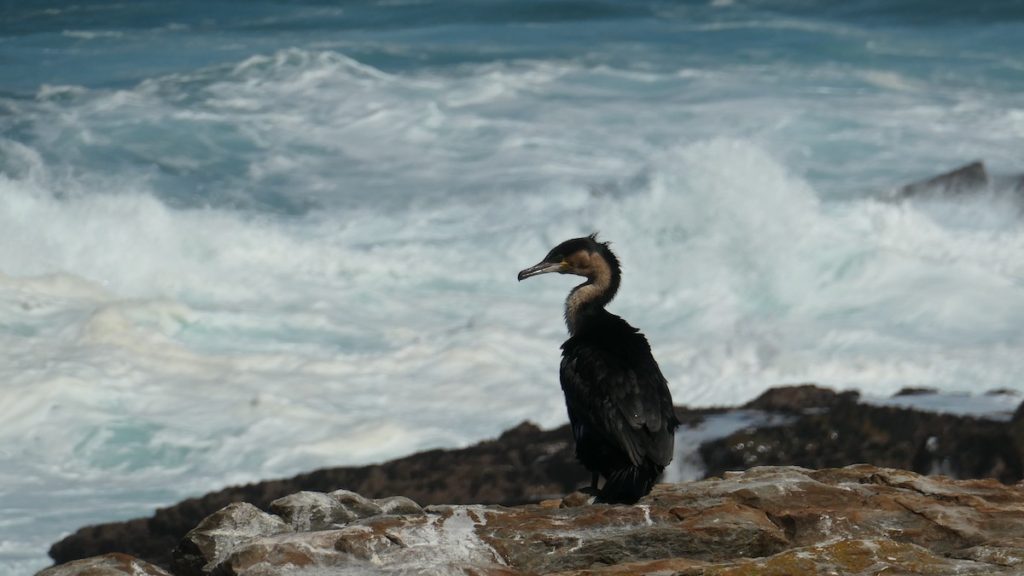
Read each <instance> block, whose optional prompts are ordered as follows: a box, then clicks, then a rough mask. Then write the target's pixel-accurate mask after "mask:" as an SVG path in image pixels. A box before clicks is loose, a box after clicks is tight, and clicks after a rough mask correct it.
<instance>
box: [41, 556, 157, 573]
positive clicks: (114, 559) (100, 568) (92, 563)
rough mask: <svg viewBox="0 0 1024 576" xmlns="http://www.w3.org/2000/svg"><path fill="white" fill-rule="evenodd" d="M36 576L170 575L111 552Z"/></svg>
mask: <svg viewBox="0 0 1024 576" xmlns="http://www.w3.org/2000/svg"><path fill="white" fill-rule="evenodd" d="M36 576H171V573H170V572H167V571H166V570H164V569H163V568H160V567H158V566H154V565H152V564H150V563H149V562H146V561H145V560H139V559H138V558H132V557H131V556H128V555H127V554H121V553H119V552H112V553H110V554H104V555H102V556H93V557H91V558H84V559H82V560H75V561H74V562H68V563H67V564H60V565H59V566H53V567H50V568H47V569H45V570H43V571H41V572H39V573H37V574H36Z"/></svg>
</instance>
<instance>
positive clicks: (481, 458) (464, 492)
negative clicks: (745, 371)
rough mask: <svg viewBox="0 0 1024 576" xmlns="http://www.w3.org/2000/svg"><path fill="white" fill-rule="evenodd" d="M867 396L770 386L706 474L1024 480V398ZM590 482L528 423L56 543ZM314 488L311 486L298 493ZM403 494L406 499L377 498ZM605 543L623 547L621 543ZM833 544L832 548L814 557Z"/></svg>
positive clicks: (529, 494) (155, 540) (564, 445)
mask: <svg viewBox="0 0 1024 576" xmlns="http://www.w3.org/2000/svg"><path fill="white" fill-rule="evenodd" d="M858 400H859V398H858V395H857V393H856V392H835V391H833V390H829V389H825V388H821V387H817V386H813V385H802V386H789V387H781V388H775V389H772V390H769V391H767V392H765V393H764V394H762V395H761V396H760V397H759V398H757V399H755V400H753V401H751V402H750V403H748V404H747V405H746V406H744V407H743V410H744V411H745V412H746V413H749V412H750V411H763V412H764V413H765V414H768V415H772V414H783V415H785V418H775V419H771V418H767V419H765V421H766V422H772V424H770V425H766V426H764V427H761V428H745V429H743V430H740V431H739V432H736V433H734V434H730V435H729V436H726V437H724V438H717V439H712V440H709V441H706V442H704V443H703V444H702V445H701V446H700V448H699V455H700V457H701V458H702V459H703V464H704V467H705V473H706V475H707V476H714V475H720V474H723V473H725V472H727V471H730V470H739V469H746V468H749V467H751V466H763V465H770V466H777V465H798V466H804V467H807V468H827V467H839V466H845V465H847V464H850V463H854V462H867V463H870V464H874V465H878V466H886V467H893V468H903V469H909V470H914V471H917V472H919V473H939V474H945V475H949V476H953V477H958V478H995V479H998V480H1000V481H1002V482H1006V483H1014V482H1018V481H1020V480H1021V478H1022V477H1024V471H1022V468H1024V466H1022V455H1024V407H1022V408H1020V409H1018V412H1017V415H1016V416H1015V417H1014V419H1013V420H1012V421H1010V422H1005V421H997V420H987V419H980V418H971V417H964V416H955V415H949V414H935V413H930V412H923V411H917V410H913V409H909V408H899V407H891V406H875V405H871V404H865V403H861V402H859V401H858ZM728 411H729V410H728V409H707V410H689V409H684V408H677V415H678V417H679V419H680V420H681V421H682V422H683V425H682V427H681V433H682V434H683V435H684V436H681V438H683V437H685V433H686V430H687V429H688V428H692V427H693V426H696V425H697V424H699V423H700V422H701V421H702V420H703V419H704V418H706V417H708V416H710V415H712V414H714V415H720V414H724V413H727V412H728ZM589 481H590V478H589V475H588V474H587V473H586V471H585V470H584V469H583V468H582V467H581V466H580V465H579V464H577V463H576V462H575V458H574V455H573V446H572V435H571V433H570V431H569V429H568V427H567V426H563V427H561V428H558V429H555V430H540V429H539V428H537V427H536V426H534V425H532V424H529V423H524V424H521V425H519V426H517V427H515V428H513V429H511V430H509V431H507V432H505V433H503V434H502V435H501V436H500V437H499V438H497V439H495V440H488V441H485V442H481V443H479V444H477V445H474V446H470V447H468V448H464V449H459V450H431V451H428V452H423V453H419V454H414V455H412V456H408V457H405V458H400V459H398V460H393V461H391V462H387V463H384V464H378V465H373V466H362V467H352V468H331V469H324V470H318V471H316V472H311V473H308V474H302V475H299V476H296V477H294V478H289V479H285V480H272V481H266V482H260V483H258V484H250V485H246V486H236V487H231V488H226V489H224V490H220V491H217V492H213V493H210V494H207V495H205V496H203V497H201V498H192V499H189V500H185V501H183V502H181V503H179V504H177V505H175V506H171V507H168V508H163V509H160V510H158V511H157V512H156V514H155V515H154V516H153V517H151V518H145V519H137V520H131V521H129V522H117V523H111V524H104V525H101V526H92V527H86V528H82V529H80V530H79V531H77V532H76V533H74V534H72V535H70V536H68V537H67V538H65V539H64V540H62V541H60V542H58V543H57V544H55V545H54V546H53V548H51V551H50V554H51V556H52V557H53V558H54V559H55V560H57V561H58V562H67V561H70V560H75V559H78V558H85V557H88V556H92V555H97V554H103V553H107V552H126V553H129V554H132V555H133V556H137V557H139V558H144V559H145V560H147V561H149V562H152V563H153V564H157V565H159V566H163V567H169V566H170V565H171V551H172V550H174V549H175V547H176V546H177V545H178V542H179V540H181V539H182V537H184V536H185V534H186V533H187V532H189V531H190V530H191V529H192V528H194V527H195V526H196V525H197V524H199V523H200V521H202V520H203V519H204V518H205V517H207V516H208V515H210V514H212V513H213V512H215V511H217V510H219V509H221V508H223V507H225V506H227V505H229V504H231V503H233V502H241V501H245V502H249V503H251V504H252V505H254V506H255V507H257V508H259V509H261V510H264V511H267V510H270V511H274V512H276V513H277V514H279V515H280V516H281V517H284V518H286V519H287V520H288V522H289V523H290V525H292V526H293V527H298V529H299V530H322V531H327V532H331V531H333V530H336V529H337V526H339V525H343V526H347V527H351V526H353V525H360V522H364V521H366V522H369V521H370V520H371V519H373V522H380V523H385V524H386V523H388V522H391V520H385V518H386V517H388V516H394V515H416V514H419V515H424V511H423V510H422V509H420V508H419V506H418V505H417V504H416V502H419V503H420V504H423V505H436V504H502V505H506V506H512V505H518V504H529V503H535V502H540V501H542V500H545V499H559V500H552V502H555V503H556V507H557V506H561V505H565V506H567V507H577V508H588V507H589V506H588V505H587V504H588V501H589V496H588V495H586V494H582V493H580V494H578V495H577V496H572V497H567V498H566V499H565V500H561V497H562V496H563V495H566V494H572V493H573V492H574V491H575V490H576V489H577V488H579V487H581V486H586V485H588V484H589ZM302 491H307V492H309V493H311V495H295V494H296V493H299V492H302ZM395 494H402V495H403V496H404V497H405V498H396V499H390V498H385V499H378V500H372V498H382V497H385V496H392V495H395ZM293 495H294V496H293ZM275 501H276V502H275ZM430 514H437V511H436V510H434V511H430V512H429V513H428V514H427V515H430ZM424 522H427V520H424ZM274 538H276V539H277V540H281V541H284V540H288V538H291V536H287V535H282V534H278V535H275V536H274ZM367 542H370V541H369V540H368V541H367ZM374 542H376V541H375V540H374ZM364 543H366V542H364ZM350 545H352V546H356V544H354V543H350ZM366 545H367V546H369V545H370V544H368V543H366ZM296 546H297V545H296ZM609 546H610V545H609ZM354 549H355V548H354ZM254 550H255V549H254ZM599 552H600V554H607V555H612V556H614V550H606V551H603V552H601V551H599ZM832 552H834V550H831V549H824V548H822V549H820V550H817V551H816V552H814V554H818V553H821V554H830V553H832ZM904 552H907V551H906V550H904ZM807 553H808V554H811V553H812V552H810V551H808V552H807ZM907 553H908V554H909V553H910V552H907ZM252 554H256V552H255V551H253V552H252ZM594 554H595V557H597V556H599V555H600V554H599V553H598V552H595V553H594ZM978 554H981V552H978ZM979 557H980V556H979ZM658 565H659V566H661V565H660V564H658ZM674 565H675V564H673V566H674ZM652 566H653V565H652ZM651 569H654V568H651ZM659 569H661V568H659ZM666 569H668V568H666Z"/></svg>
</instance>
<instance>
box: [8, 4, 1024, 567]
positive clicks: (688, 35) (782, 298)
mask: <svg viewBox="0 0 1024 576" xmlns="http://www.w3.org/2000/svg"><path fill="white" fill-rule="evenodd" d="M0 6H2V11H0V576H8V575H11V576H13V575H23V574H30V573H32V572H33V571H35V570H37V569H39V568H42V567H44V566H46V565H48V563H49V560H48V559H47V557H46V550H47V548H48V547H49V545H50V544H51V543H53V542H54V541H56V540H58V539H60V538H61V537H63V536H64V535H66V534H68V533H70V532H71V531H73V530H75V529H76V528H78V527H80V526H83V525H86V524H93V523H100V522H108V521H114V520H121V519H127V518H133V517H138V516H144V515H148V514H150V513H151V512H152V510H153V509H154V508H156V507H159V506H165V505H169V504H172V503H174V502H176V501H178V500H180V499H182V498H185V497H189V496H193V495H198V494H202V493H204V492H206V491H209V490H213V489H217V488H220V487H223V486H226V485H229V484H236V483H241V482H249V481H256V480H260V479H267V478H274V477H282V476H287V475H292V474H296V473H299V472H303V471H308V470H311V469H315V468H319V467H325V466H338V465H356V464H365V463H371V462H380V461H384V460H388V459H391V458H394V457H398V456H402V455H406V454H409V453H412V452H414V451H418V450H422V449H427V448H435V447H458V446H465V445H468V444H471V443H473V442H475V441H478V440H481V439H484V438H488V437H493V436H495V435H497V434H498V433H500V432H501V431H502V430H504V429H507V428H509V427H511V426H513V425H515V424H517V423H518V422H520V421H522V420H527V419H528V420H531V421H534V422H536V423H538V424H540V425H542V426H545V427H548V426H556V425H559V424H561V423H563V422H565V420H566V415H565V407H564V404H563V401H562V395H561V391H560V389H559V385H558V376H557V372H558V362H559V353H560V352H559V344H560V343H561V342H562V341H563V340H564V338H565V326H564V324H563V321H562V304H563V301H564V298H565V294H566V293H567V292H568V290H569V289H570V288H571V287H572V286H573V285H574V284H575V278H573V277H558V276H545V277H542V278H539V279H535V280H530V281H528V282H524V283H521V284H520V283H517V282H516V273H517V271H518V270H520V269H522V268H525V267H526V266H529V265H531V264H534V263H535V262H537V261H538V260H540V258H541V257H543V256H544V254H545V253H546V252H547V250H548V249H549V248H551V247H552V246H554V245H555V244H557V243H558V242H560V241H562V240H565V239H567V238H571V237H574V236H580V235H584V234H589V233H591V232H595V231H597V232H600V235H601V238H602V239H604V240H608V241H611V242H612V247H613V249H614V250H615V251H616V252H617V254H618V255H619V257H620V259H621V260H622V262H623V267H624V279H623V284H622V289H621V291H620V293H619V295H618V296H617V297H616V299H615V301H614V302H613V303H612V304H611V305H610V307H609V308H610V310H612V311H613V312H615V313H617V314H620V315H622V316H623V317H625V318H626V319H627V320H629V321H630V322H631V323H632V324H634V325H636V326H638V327H640V328H641V329H643V331H644V332H645V333H646V334H647V336H648V338H649V340H650V341H651V344H652V348H653V350H654V353H655V356H656V358H657V359H658V360H659V362H660V364H661V367H662V370H663V372H664V373H665V375H666V376H667V378H668V379H669V381H670V384H671V389H672V393H673V395H674V397H675V400H676V402H677V403H679V404H687V405H694V406H708V405H723V404H737V403H742V402H744V401H746V400H749V399H751V398H753V397H755V396H757V395H758V394H759V393H761V392H762V391H763V390H765V389H766V388H768V387H771V386H773V385H779V384H786V383H802V382H816V383H819V384H822V385H826V386H830V387H833V388H836V389H858V390H861V391H862V392H864V393H865V394H868V395H874V396H876V397H884V396H887V395H890V394H892V393H893V392H895V391H896V390H898V389H900V388H903V387H906V386H927V387H933V388H936V389H938V390H941V391H945V392H951V393H957V394H967V395H975V396H977V395H980V394H982V393H983V392H985V391H987V390H992V389H998V388H1003V389H1009V390H1016V391H1024V216H1022V213H1024V200H1022V198H1024V196H1022V195H1021V194H1020V193H1017V192H1015V191H1014V190H1013V187H1014V184H1013V178H1015V177H1017V176H1019V175H1020V174H1022V173H1024V156H1022V152H1021V151H1022V149H1024V147H1022V144H1024V99H1022V96H1021V95H1022V94H1024V57H1022V56H1021V55H1022V54H1024V2H1021V1H1019V0H1014V1H1003V2H995V1H993V2H984V1H981V2H972V3H963V2H958V1H954V0H940V1H928V2H926V1H908V0H897V1H892V0H853V1H851V2H842V3H840V2H825V1H821V0H817V1H815V0H788V1H787V0H711V1H710V2H708V1H704V2H669V1H654V2H633V1H626V0H597V1H586V2H584V1H579V0H547V1H539V0H487V1H484V0H479V1H475V2H469V1H465V0H444V1H426V0H424V1H419V0H408V1H407V0H379V1H368V0H366V1H355V0H353V1H334V2H332V1H326V0H317V1H314V0H292V1H285V0H280V1H273V2H272V1H244V2H243V1H240V0H239V1H227V0H204V1H203V2H199V1H196V0H180V1H177V2H166V1H160V2H157V1H154V0H138V1H133V2H123V3H119V2H111V1H109V0H106V1H90V0H81V1H77V2H58V1H52V0H51V1H46V0H39V1H31V2H23V1H4V2H2V4H0ZM973 160H984V161H985V163H986V165H987V167H988V170H989V171H990V172H991V173H992V174H994V175H995V176H996V178H994V179H993V182H994V184H992V185H991V186H989V188H988V189H987V190H985V191H983V192H982V193H979V194H973V195H961V196H947V197H934V198H927V197H922V198H917V199H911V200H908V201H902V202H897V201H892V199H891V198H892V194H893V192H894V191H895V190H897V189H898V188H899V187H900V186H901V185H903V184H906V183H908V182H911V181H915V180H918V179H921V178H927V177H929V176H933V175H935V174H938V173H941V172H944V171H946V170H949V169H952V168H955V167H957V166H959V165H962V164H964V163H967V162H970V161H973ZM999 397H1000V398H1011V396H1009V395H1002V396H999ZM1007 401H1008V402H1009V400H1007ZM1008 408H1009V409H1012V405H1011V406H1009V407H1008Z"/></svg>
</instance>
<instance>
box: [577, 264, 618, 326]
mask: <svg viewBox="0 0 1024 576" xmlns="http://www.w3.org/2000/svg"><path fill="white" fill-rule="evenodd" d="M594 260H595V262H594V272H593V273H592V274H591V275H590V276H588V277H587V281H586V282H584V283H583V284H580V285H579V286H577V287H575V288H573V289H572V292H569V297H568V298H566V300H565V325H566V327H568V328H569V334H570V335H575V334H576V331H577V329H578V328H579V327H580V325H581V323H582V320H583V319H584V318H585V317H586V316H587V315H589V314H593V313H594V312H597V311H598V310H603V309H604V307H605V306H606V305H607V304H608V303H609V302H611V301H612V298H614V297H615V292H616V291H618V289H619V281H620V274H619V271H618V270H617V269H614V268H612V267H611V266H609V265H608V263H607V262H605V261H604V260H603V259H600V258H595V259H594Z"/></svg>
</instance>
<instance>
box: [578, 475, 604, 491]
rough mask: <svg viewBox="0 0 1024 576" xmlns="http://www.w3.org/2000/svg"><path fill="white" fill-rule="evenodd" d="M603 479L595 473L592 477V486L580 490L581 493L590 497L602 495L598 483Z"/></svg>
mask: <svg viewBox="0 0 1024 576" xmlns="http://www.w3.org/2000/svg"><path fill="white" fill-rule="evenodd" d="M600 477H601V475H600V474H598V473H597V472H593V473H592V475H591V476H590V486H587V487H586V488H580V489H579V491H580V492H582V493H584V494H587V495H589V496H597V495H599V494H601V490H600V489H598V487H597V481H598V479H599V478H600Z"/></svg>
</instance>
